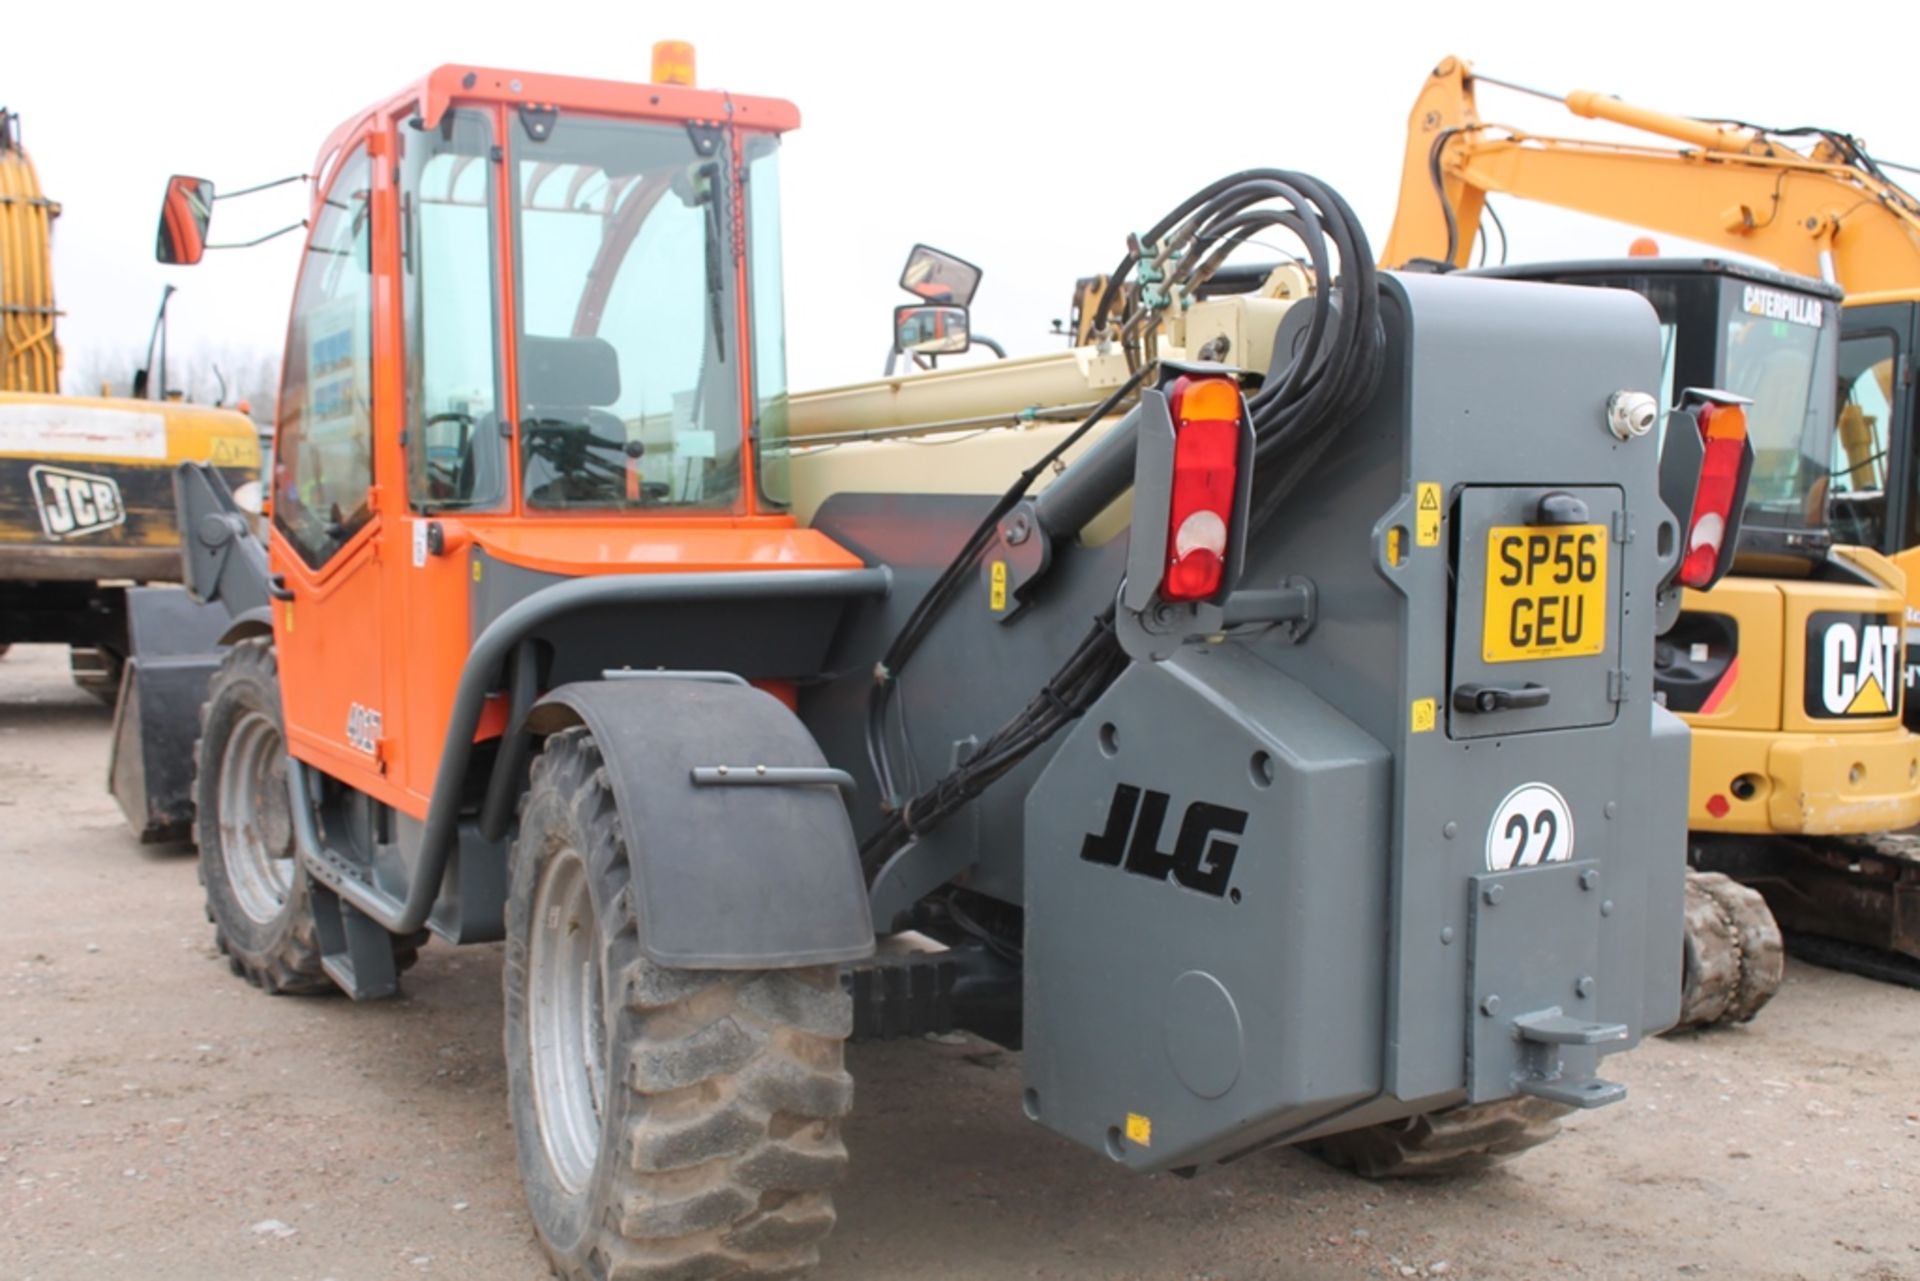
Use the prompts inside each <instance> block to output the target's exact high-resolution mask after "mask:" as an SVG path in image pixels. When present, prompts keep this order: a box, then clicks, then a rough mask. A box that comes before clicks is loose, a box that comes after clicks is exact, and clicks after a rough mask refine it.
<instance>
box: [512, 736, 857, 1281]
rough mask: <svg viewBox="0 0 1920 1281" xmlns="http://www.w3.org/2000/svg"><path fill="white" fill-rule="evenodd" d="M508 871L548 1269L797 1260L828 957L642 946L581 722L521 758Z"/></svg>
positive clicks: (532, 1168)
mask: <svg viewBox="0 0 1920 1281" xmlns="http://www.w3.org/2000/svg"><path fill="white" fill-rule="evenodd" d="M511 875H512V886H511V891H510V895H509V898H508V903H507V964H506V967H505V974H504V984H505V989H506V991H505V996H506V1052H507V1086H508V1099H509V1103H510V1106H511V1110H512V1114H513V1127H514V1137H515V1140H516V1142H517V1146H518V1148H519V1158H520V1174H521V1178H522V1181H523V1182H524V1184H525V1186H526V1193H527V1203H528V1206H529V1208H530V1209H531V1211H532V1215H533V1221H534V1226H535V1228H536V1229H537V1230H538V1232H539V1234H540V1239H541V1242H542V1244H543V1245H544V1246H545V1247H546V1249H547V1253H548V1255H549V1256H550V1258H551V1260H552V1262H553V1265H554V1268H555V1269H556V1270H557V1271H558V1272H559V1274H560V1275H561V1276H562V1277H565V1278H567V1279H568V1281H580V1279H584V1278H593V1279H594V1281H607V1279H609V1278H613V1279H618V1281H693V1279H694V1278H702V1279H706V1278H722V1277H751V1278H766V1277H791V1276H797V1275H799V1274H801V1273H802V1272H805V1271H806V1270H807V1269H809V1268H810V1267H812V1265H813V1264H814V1263H816V1262H817V1261H818V1257H819V1244H820V1241H821V1240H822V1238H824V1237H825V1236H826V1235H827V1232H828V1231H829V1229H831V1228H832V1226H833V1222H834V1210H833V1202H832V1199H831V1197H830V1194H829V1188H830V1187H831V1186H832V1185H833V1184H834V1183H836V1182H837V1181H838V1180H839V1179H840V1177H841V1175H842V1173H843V1172H844V1170H845V1169H846V1164H847V1153H846V1147H845V1145H844V1144H843V1143H842V1142H841V1139H840V1121H841V1118H842V1117H844V1116H845V1115H846V1113H847V1110H848V1108H849V1106H850V1105H851V1103H852V1098H853V1082H852V1078H851V1077H849V1076H848V1075H847V1072H846V1070H845V1067H844V1065H843V1047H844V1044H845V1041H846V1038H847V1036H848V1034H849V1033H850V1032H851V1030H852V1024H853V1011H852V1005H851V1003H850V1001H849V999H848V997H847V996H846V995H845V993H843V992H842V991H841V990H840V986H839V981H838V976H837V974H836V973H835V970H834V967H832V966H819V967H813V968H808V969H795V970H760V971H754V970H741V971H731V970H729V971H713V970H708V971H696V970H674V969H667V968H664V967H662V966H659V965H656V964H654V963H653V962H652V961H649V960H648V959H647V958H646V957H645V955H644V954H643V953H642V952H641V950H640V940H639V930H638V924H637V921H636V919H635V914H634V895H635V894H636V893H637V892H638V887H637V886H636V885H635V884H634V883H633V875H632V870H631V867H630V865H629V863H628V859H627V849H626V843H625V838H624V836H623V833H622V830H621V826H620V820H619V815H618V813H617V811H616V809H615V806H614V799H613V794H612V791H611V789H610V787H609V785H608V782H607V774H606V769H605V767H604V765H603V764H602V760H601V756H600V752H599V749H598V748H597V746H596V745H595V744H594V742H593V739H592V738H591V737H590V736H589V735H588V734H587V732H586V731H585V730H584V729H579V728H575V729H569V730H566V731H563V732H562V733H560V734H557V735H555V736H554V737H552V738H551V739H549V740H548V742H547V747H546V750H545V752H544V753H543V754H542V755H541V756H540V757H539V758H538V759H537V760H536V761H535V763H534V767H533V778H532V784H531V787H530V789H529V791H528V794H527V800H526V805H525V807H524V809H523V811H522V814H521V822H520V835H519V838H518V842H517V844H516V845H515V848H514V852H513V865H512V872H511Z"/></svg>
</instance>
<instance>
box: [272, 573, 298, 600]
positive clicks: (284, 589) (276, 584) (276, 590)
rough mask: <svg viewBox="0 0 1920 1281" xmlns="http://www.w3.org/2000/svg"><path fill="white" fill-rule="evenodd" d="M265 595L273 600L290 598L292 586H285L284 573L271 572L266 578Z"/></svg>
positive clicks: (285, 577)
mask: <svg viewBox="0 0 1920 1281" xmlns="http://www.w3.org/2000/svg"><path fill="white" fill-rule="evenodd" d="M267 595H269V596H271V597H273V598H274V599H275V600H292V599H293V588H291V587H289V586H287V576H286V575H285V574H273V575H270V576H269V577H268V579H267Z"/></svg>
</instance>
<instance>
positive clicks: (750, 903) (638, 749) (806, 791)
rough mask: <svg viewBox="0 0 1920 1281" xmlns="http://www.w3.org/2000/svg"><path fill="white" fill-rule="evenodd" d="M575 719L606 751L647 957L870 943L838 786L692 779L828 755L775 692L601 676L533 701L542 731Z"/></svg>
mask: <svg viewBox="0 0 1920 1281" xmlns="http://www.w3.org/2000/svg"><path fill="white" fill-rule="evenodd" d="M575 722H577V723H582V724H585V725H586V727H587V729H588V731H589V732H590V733H592V735H593V737H594V741H595V742H596V743H597V744H598V745H599V748H600V751H601V753H602V755H603V756H604V758H605V760H606V767H607V775H608V778H609V781H610V782H611V784H612V787H613V794H614V799H615V801H616V803H617V804H618V807H619V810H620V822H621V826H622V828H623V829H624V832H625V835H626V845H627V858H628V860H629V861H630V862H631V864H632V866H633V884H634V889H635V895H634V911H635V913H636V914H637V915H638V918H639V924H640V946H641V948H642V949H643V950H644V951H645V952H646V953H647V955H648V956H649V957H651V958H652V959H653V960H655V961H657V962H659V963H660V964H662V965H671V966H680V967H687V968H700V969H761V968H771V967H776V966H792V965H823V964H830V963H834V962H839V961H851V960H857V959H860V958H862V957H865V956H868V955H871V954H872V951H873V923H872V920H871V918H870V917H869V915H868V912H867V894H866V885H865V882H864V880H863V878H862V877H861V874H860V861H859V855H858V852H857V851H856V849H855V847H854V840H853V827H852V824H851V823H850V822H849V821H848V818H847V810H846V805H845V803H844V802H843V801H842V800H841V796H840V790H839V789H838V788H837V787H835V786H834V785H833V784H831V783H824V784H819V783H816V784H810V785H804V786H774V787H751V786H750V787H729V786H696V785H695V784H694V782H693V777H692V774H693V771H694V770H695V769H699V768H703V767H709V766H727V767H728V768H729V769H730V770H731V769H740V770H746V771H749V772H751V771H752V769H753V767H754V766H756V765H766V766H770V767H774V766H789V767H791V766H800V767H813V768H818V767H822V766H824V765H825V764H826V759H825V758H824V757H823V756H822V755H821V754H820V749H819V747H818V746H816V745H815V743H814V741H813V738H812V736H811V735H809V734H808V733H807V731H806V729H805V728H804V727H803V726H802V725H801V724H800V722H799V721H798V720H797V719H795V717H794V715H793V713H792V712H789V711H788V710H787V709H786V707H785V706H784V705H783V704H782V703H781V702H780V701H779V700H778V699H776V698H774V697H773V696H772V695H771V694H767V693H765V692H763V691H761V690H757V689H752V688H749V687H746V686H741V685H730V684H719V683H715V682H712V681H673V680H644V681H591V682H580V683H576V684H572V685H564V686H562V687H561V688H559V689H556V690H554V691H553V692H552V693H551V694H548V695H547V696H546V697H545V698H544V699H542V700H541V702H540V703H539V704H538V705H537V706H536V708H535V711H534V718H533V727H534V729H535V730H536V731H540V732H552V731H553V730H555V729H556V728H558V727H559V726H561V725H563V724H566V723H575Z"/></svg>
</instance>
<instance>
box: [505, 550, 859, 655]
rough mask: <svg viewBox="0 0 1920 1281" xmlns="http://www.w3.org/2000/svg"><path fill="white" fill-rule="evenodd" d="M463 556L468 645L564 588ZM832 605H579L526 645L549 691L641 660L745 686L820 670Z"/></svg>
mask: <svg viewBox="0 0 1920 1281" xmlns="http://www.w3.org/2000/svg"><path fill="white" fill-rule="evenodd" d="M468 555H469V557H470V558H471V560H472V563H473V568H472V570H471V572H470V573H469V575H468V580H469V583H470V584H471V586H470V588H469V594H470V600H471V608H470V611H469V614H468V618H469V620H470V626H471V629H472V633H473V635H474V637H475V638H478V637H479V635H480V634H481V633H482V632H484V631H485V630H486V628H487V625H488V624H489V623H491V622H493V621H494V620H495V619H496V618H499V617H500V616H501V615H502V614H504V613H506V612H507V610H509V609H511V608H512V607H513V606H515V605H517V604H518V603H520V602H521V601H523V600H526V599H527V598H528V597H530V596H532V595H534V594H535V593H537V592H540V591H543V590H545V589H547V588H549V587H553V586H556V585H558V584H562V583H566V582H568V581H570V580H569V579H568V577H567V576H565V575H561V574H550V573H547V572H545V571H542V570H537V569H528V568H526V567H525V566H522V565H515V564H513V563H511V562H509V561H503V560H500V559H497V558H496V557H493V556H489V555H488V554H487V553H486V551H485V550H484V549H483V548H480V547H478V546H474V547H472V548H470V549H469V551H468ZM842 608H843V606H842V602H841V601H839V600H835V599H832V598H827V597H816V598H812V599H791V600H780V599H767V600H752V599H738V600H709V601H697V600H690V601H679V602H675V603H673V604H672V605H671V606H660V607H655V608H648V607H646V606H644V605H641V606H635V605H633V604H630V603H621V604H611V605H606V606H601V607H589V608H585V609H580V610H576V611H573V612H571V613H568V614H566V615H564V616H562V617H559V618H556V619H553V620H551V621H548V622H546V623H543V624H542V625H541V626H540V627H539V628H537V629H535V630H534V631H533V633H532V638H533V639H534V640H536V641H539V642H542V643H543V644H545V645H546V646H548V647H549V649H550V652H551V654H552V658H553V662H554V670H553V671H552V672H551V673H550V675H549V679H550V683H551V684H552V685H556V686H557V685H561V684H564V683H566V682H568V681H577V680H591V679H593V678H595V677H597V676H598V675H599V674H600V673H601V672H603V671H606V670H607V669H609V668H617V667H621V666H623V665H625V664H627V663H631V662H633V661H634V660H635V656H636V655H639V656H644V661H645V662H646V663H647V665H649V666H658V667H665V668H669V669H681V668H697V669H717V670H721V671H729V672H736V673H738V674H739V675H741V676H744V677H746V678H747V679H749V680H772V679H782V678H786V679H791V678H794V677H810V676H812V675H814V674H815V673H817V672H818V671H819V670H820V665H821V663H822V662H823V660H824V658H825V655H826V650H827V646H828V644H829V643H830V642H831V641H832V639H833V635H834V630H835V628H836V627H838V625H839V622H840V615H841V612H842Z"/></svg>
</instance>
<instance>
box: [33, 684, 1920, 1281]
mask: <svg viewBox="0 0 1920 1281" xmlns="http://www.w3.org/2000/svg"><path fill="white" fill-rule="evenodd" d="M108 730H109V717H108V715H107V713H106V712H105V711H104V710H103V709H101V708H100V707H99V706H98V705H96V704H94V703H93V702H92V701H91V700H90V699H88V698H86V697H85V696H84V695H81V694H79V693H77V692H75V691H74V690H72V688H71V687H70V686H69V685H67V683H66V680H65V657H64V654H63V653H62V652H61V651H58V650H54V649H48V648H39V647H18V648H16V649H15V650H14V651H13V652H12V653H11V654H10V655H9V656H7V657H6V658H5V659H4V660H0V1277H4V1278H55V1277H87V1278H92V1277H140V1278H171V1277H183V1278H185V1277H192V1278H207V1277H221V1278H225V1277H260V1278H313V1279H316V1281H317V1279H319V1278H329V1277H331V1278H337V1279H338V1281H353V1279H356V1278H375V1277H435V1276H439V1277H455V1276H457V1277H489V1278H494V1277H543V1276H545V1275H547V1273H546V1270H545V1268H544V1267H543V1265H542V1263H541V1258H540V1255H539V1252H538V1249H537V1247H536V1246H535V1244H534V1242H533V1240H532V1236H531V1232H530V1230H529V1228H528V1225H527V1220H526V1215H525V1212H524V1210H523V1207H522V1204H521V1197H520V1190H519V1186H518V1183H517V1180H516V1177H515V1174H514V1165H513V1150H512V1145H513V1139H512V1135H511V1133H510V1132H509V1130H508V1128H507V1117H506V1105H505V1081H504V1075H503V1071H502V1067H501V1054H500V1003H499V977H500V976H499V965H500V956H499V951H498V949H497V948H494V947H479V948H469V949H465V950H455V949H452V948H448V947H445V946H442V945H438V944H436V945H434V946H432V947H430V948H429V949H428V950H427V951H426V953H425V955H424V956H423V957H422V960H421V962H420V965H419V968H418V969H417V970H415V971H413V972H412V973H410V974H409V975H408V976H407V990H406V994H405V995H404V997H402V998H401V999H398V1000H395V1001H391V1002H386V1003H381V1004H372V1005H365V1006H355V1005H353V1004H350V1003H348V1002H347V1001H345V1000H339V999H306V1000H302V999H297V998H291V997H288V998H268V997H265V996H262V995H261V994H260V993H258V992H256V991H254V990H253V989H251V988H249V987H247V986H246V985H244V984H243V983H241V982H239V981H238V980H236V979H234V978H232V977H231V976H229V975H228V973H227V969H226V966H225V965H224V964H223V963H222V961H221V959H220V958H219V957H218V956H217V955H216V954H215V953H214V950H213V931H212V929H211V927H210V926H208V925H207V923H206V920H205V917H204V915H203V912H202V906H201V898H200V888H199V886H198V884H197V883H196V881H195V878H194V868H193V863H192V859H191V853H190V851H187V850H185V849H162V850H155V849H143V848H141V847H140V846H139V845H137V844H136V843H135V842H134V841H133V840H132V838H131V837H130V836H129V835H128V834H127V831H126V829H125V827H124V825H123V824H122V822H121V820H120V816H119V813H118V811H117V810H116V809H115V807H114V804H113V801H112V800H111V799H110V798H109V797H108V796H107V795H106V794H105V792H104V789H103V783H102V780H103V779H104V777H105V773H106V758H107V741H108ZM1917 1034H1920V992H1915V991H1908V990H1904V989H1899V988H1890V987H1883V986H1879V985H1876V984H1873V983H1869V982H1866V981H1864V980H1860V979H1855V978H1851V977H1848V976H1845V975H1840V974H1834V973H1829V972H1827V971H1823V970H1819V969H1815V968H1811V967H1808V966H1803V965H1798V964H1792V963H1790V968H1789V970H1788V976H1787V985H1786V988H1785V990H1784V991H1783V992H1782V993H1781V994H1780V996H1779V997H1778V998H1777V999H1776V1000H1775V1001H1774V1003H1773V1004H1772V1006H1770V1007H1769V1008H1768V1009H1767V1010H1766V1012H1765V1013H1764V1014H1762V1015H1761V1017H1760V1019H1759V1020H1758V1021H1757V1022H1756V1023H1755V1024H1753V1025H1752V1026H1750V1027H1747V1028H1740V1029H1733V1030H1722V1031H1719V1032H1715V1033H1712V1034H1703V1035H1695V1036H1689V1037H1682V1038H1677V1039H1672V1040H1662V1041H1658V1042H1655V1043H1653V1044H1651V1045H1648V1046H1646V1047H1644V1048H1642V1049H1641V1050H1640V1051H1638V1052H1637V1053H1634V1054H1632V1055H1629V1056H1626V1057H1625V1058H1622V1059H1616V1060H1612V1061H1611V1070H1612V1071H1613V1072H1614V1074H1616V1075H1617V1076H1618V1077H1619V1078H1620V1079H1623V1080H1624V1081H1625V1082H1626V1083H1627V1085H1628V1086H1629V1088H1630V1091H1631V1092H1630V1094H1629V1097H1628V1099H1627V1100H1626V1102H1624V1103H1622V1104H1619V1105H1617V1106H1614V1107H1611V1108H1606V1109H1603V1110H1601V1111H1599V1112H1596V1113H1592V1114H1588V1115H1583V1116H1580V1117H1578V1118H1576V1119H1575V1120H1573V1121H1572V1122H1570V1123H1569V1125H1568V1126H1567V1131H1568V1132H1567V1133H1566V1134H1565V1135H1564V1136H1563V1137H1562V1138H1560V1139H1559V1140H1557V1141H1555V1142H1554V1143H1552V1144H1549V1145H1548V1146H1547V1147H1545V1148H1542V1149H1540V1150H1538V1151H1536V1152H1534V1153H1531V1154H1529V1155H1527V1156H1525V1157H1523V1158H1521V1159H1520V1160H1518V1161H1515V1162H1513V1163H1511V1164H1509V1165H1508V1166H1506V1167H1503V1168H1502V1169H1499V1170H1496V1171H1494V1172H1492V1173H1489V1174H1486V1175H1482V1176H1479V1177H1476V1178H1471V1179H1464V1180H1459V1181H1455V1182H1451V1183H1443V1184H1437V1185H1419V1186H1393V1187H1378V1186H1373V1185H1370V1184H1367V1183H1364V1182H1361V1181H1359V1180H1356V1179H1353V1178H1349V1177H1347V1176H1345V1175H1342V1174H1339V1173H1336V1172H1333V1171H1331V1170H1328V1169H1325V1168H1323V1167H1321V1166H1320V1165H1318V1164H1316V1163H1315V1162H1314V1161H1312V1160H1310V1159H1308V1158H1305V1157H1302V1156H1300V1155H1298V1154H1296V1153H1292V1152H1283V1153H1279V1154H1272V1155H1264V1156H1260V1157H1256V1158H1253V1159H1250V1160H1248V1161H1245V1162H1242V1163H1240V1164H1238V1165H1234V1166H1230V1167H1226V1168H1221V1169H1214V1170H1209V1171H1204V1172H1203V1173H1202V1174H1201V1175H1200V1177H1198V1178H1195V1179H1192V1180H1188V1181H1182V1180H1180V1179H1176V1178H1173V1177H1171V1176H1159V1177H1155V1178H1139V1177H1135V1176H1130V1175H1127V1174H1125V1173H1124V1172H1122V1171H1120V1170H1118V1169H1117V1168H1115V1167H1114V1166H1112V1165H1111V1164H1110V1163H1108V1162H1107V1161H1106V1160H1104V1159H1103V1158H1101V1157H1098V1156H1095V1155H1093V1154H1091V1153H1087V1152H1083V1151H1081V1150H1080V1149H1078V1148H1076V1147H1074V1146H1072V1145H1070V1144H1068V1143H1066V1142H1065V1141H1063V1140H1060V1139H1058V1138H1055V1137H1053V1136H1052V1135H1050V1134H1048V1133H1046V1132H1044V1131H1042V1130H1039V1129H1037V1128H1035V1127H1033V1126H1031V1125H1029V1124H1028V1123H1027V1122H1025V1121H1024V1120H1023V1119H1022V1118H1021V1114H1020V1106H1019V1094H1020V1070H1019V1062H1018V1056H1016V1055H1012V1054H1007V1053H1003V1052H1001V1051H999V1050H996V1049H994V1048H993V1047H991V1046H988V1045H986V1044H984V1043H981V1042H977V1041H971V1040H965V1039H956V1040H957V1043H953V1044H948V1043H946V1042H944V1041H931V1042H916V1043H912V1044H893V1045H880V1046H858V1047H855V1048H854V1049H853V1050H852V1051H850V1058H851V1062H852V1067H853V1071H854V1075H855V1078H856V1080H857V1081H858V1083H859V1098H858V1102H857V1104H856V1108H855V1112H856V1116H855V1120H854V1121H853V1123H852V1125H851V1127H850V1132H849V1140H848V1142H849V1147H850V1148H851V1149H852V1153H853V1174H852V1177H851V1179H850V1181H849V1183H848V1185H847V1186H846V1187H845V1189H844V1190H843V1192H842V1194H841V1197H840V1204H841V1221H840V1226H839V1228H838V1229H837V1231H836V1232H835V1234H834V1236H833V1238H832V1240H831V1241H830V1242H829V1243H828V1246H827V1249H826V1253H825V1262H824V1266H823V1267H822V1269H821V1272H820V1275H821V1277H823V1278H854V1279H856V1281H880V1279H882V1278H885V1279H889V1281H891V1279H895V1278H902V1277H916V1278H920V1277H926V1278H955V1279H960V1281H971V1279H976V1278H979V1279H984V1278H1003V1277H1014V1278H1028V1277H1042V1278H1140V1279H1142V1281H1146V1279H1149V1278H1151V1279H1153V1281H1162V1279H1165V1281H1201V1279H1203V1278H1204V1279H1207V1281H1246V1279H1252V1278H1345V1277H1363V1276H1365V1277H1378V1276H1387V1277H1401V1276H1449V1277H1463V1278H1467V1277H1501V1278H1532V1277H1547V1276H1551V1277H1607V1278H1613V1277H1663V1278H1664V1277H1723V1278H1741V1279H1743V1281H1744V1279H1747V1278H1789V1277H1791V1278H1809V1279H1812V1278H1820V1279H1823V1281H1824V1279H1825V1278H1845V1279H1848V1281H1894V1279H1896V1278H1909V1277H1912V1278H1920V1215H1916V1213H1915V1206H1916V1198H1920V1035H1917Z"/></svg>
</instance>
